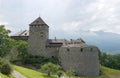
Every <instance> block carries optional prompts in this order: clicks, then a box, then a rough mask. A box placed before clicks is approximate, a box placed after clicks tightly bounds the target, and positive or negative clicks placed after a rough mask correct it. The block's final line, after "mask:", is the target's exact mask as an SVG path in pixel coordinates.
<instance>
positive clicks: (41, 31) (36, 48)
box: [28, 25, 48, 56]
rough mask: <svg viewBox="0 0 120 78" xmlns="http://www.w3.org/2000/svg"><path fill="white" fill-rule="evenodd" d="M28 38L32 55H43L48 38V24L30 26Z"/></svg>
mask: <svg viewBox="0 0 120 78" xmlns="http://www.w3.org/2000/svg"><path fill="white" fill-rule="evenodd" d="M29 32H30V35H29V39H28V43H29V51H30V53H31V54H32V55H40V56H44V55H45V47H46V42H47V39H48V26H42V25H40V26H30V30H29Z"/></svg>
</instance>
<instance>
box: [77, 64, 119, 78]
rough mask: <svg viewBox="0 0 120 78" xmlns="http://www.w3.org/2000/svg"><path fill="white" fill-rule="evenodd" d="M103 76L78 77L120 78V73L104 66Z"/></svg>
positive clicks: (102, 68)
mask: <svg viewBox="0 0 120 78" xmlns="http://www.w3.org/2000/svg"><path fill="white" fill-rule="evenodd" d="M101 70H102V75H101V76H92V77H78V78H120V71H119V70H114V69H110V68H107V67H104V66H102V67H101Z"/></svg>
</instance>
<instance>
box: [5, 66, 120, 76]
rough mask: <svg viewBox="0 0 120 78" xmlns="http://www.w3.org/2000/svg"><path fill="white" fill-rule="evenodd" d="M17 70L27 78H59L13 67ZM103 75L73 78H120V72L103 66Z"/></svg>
mask: <svg viewBox="0 0 120 78" xmlns="http://www.w3.org/2000/svg"><path fill="white" fill-rule="evenodd" d="M13 67H14V69H15V70H17V71H18V72H20V73H21V74H23V75H25V76H26V77H27V78H57V77H49V76H47V75H45V74H43V73H40V72H37V71H35V70H31V69H27V68H24V67H20V66H13ZM101 70H102V75H101V76H91V77H72V78H120V71H119V70H114V69H110V68H107V67H104V66H102V67H101ZM3 78H9V77H3Z"/></svg>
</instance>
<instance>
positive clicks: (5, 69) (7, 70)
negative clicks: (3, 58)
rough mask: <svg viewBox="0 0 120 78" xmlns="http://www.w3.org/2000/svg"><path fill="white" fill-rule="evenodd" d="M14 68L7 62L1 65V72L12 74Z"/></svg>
mask: <svg viewBox="0 0 120 78" xmlns="http://www.w3.org/2000/svg"><path fill="white" fill-rule="evenodd" d="M11 71H12V68H11V66H10V64H8V63H5V64H3V65H2V66H1V73H2V74H5V75H9V74H11Z"/></svg>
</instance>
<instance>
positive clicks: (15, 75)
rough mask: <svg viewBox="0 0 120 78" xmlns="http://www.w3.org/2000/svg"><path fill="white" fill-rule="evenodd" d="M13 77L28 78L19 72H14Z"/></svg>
mask: <svg viewBox="0 0 120 78" xmlns="http://www.w3.org/2000/svg"><path fill="white" fill-rule="evenodd" d="M12 75H13V76H14V77H15V78H27V77H25V76H24V75H22V74H21V73H19V72H18V71H16V70H13V72H12Z"/></svg>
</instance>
